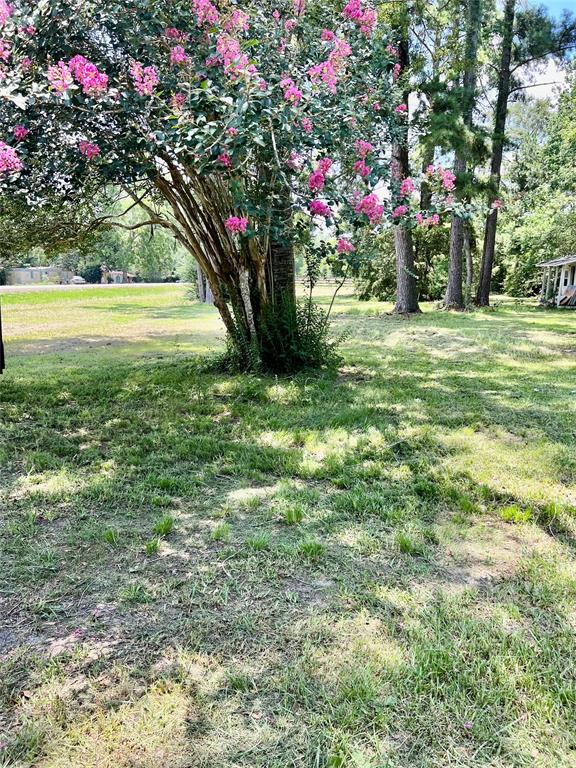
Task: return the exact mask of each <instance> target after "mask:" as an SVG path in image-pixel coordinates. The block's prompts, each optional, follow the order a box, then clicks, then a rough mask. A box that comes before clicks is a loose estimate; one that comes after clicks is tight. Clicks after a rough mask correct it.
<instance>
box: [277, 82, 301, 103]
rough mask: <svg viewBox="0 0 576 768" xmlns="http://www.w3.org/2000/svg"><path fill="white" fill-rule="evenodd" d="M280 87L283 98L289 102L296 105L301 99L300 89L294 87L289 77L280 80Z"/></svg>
mask: <svg viewBox="0 0 576 768" xmlns="http://www.w3.org/2000/svg"><path fill="white" fill-rule="evenodd" d="M280 87H281V88H283V90H284V99H285V100H286V101H289V102H290V103H291V104H295V105H298V104H299V103H300V102H301V100H302V91H301V90H300V89H299V88H297V87H296V85H295V84H294V80H291V79H290V78H289V77H287V78H284V80H281V81H280Z"/></svg>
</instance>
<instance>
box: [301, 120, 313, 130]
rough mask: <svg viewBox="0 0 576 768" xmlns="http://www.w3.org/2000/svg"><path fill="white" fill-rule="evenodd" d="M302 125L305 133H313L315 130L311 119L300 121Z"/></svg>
mask: <svg viewBox="0 0 576 768" xmlns="http://www.w3.org/2000/svg"><path fill="white" fill-rule="evenodd" d="M300 125H301V126H302V130H303V131H304V133H312V131H313V130H314V124H313V122H312V120H310V118H309V117H303V118H302V120H300Z"/></svg>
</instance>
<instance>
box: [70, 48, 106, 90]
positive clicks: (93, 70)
mask: <svg viewBox="0 0 576 768" xmlns="http://www.w3.org/2000/svg"><path fill="white" fill-rule="evenodd" d="M68 67H69V69H70V72H72V75H73V76H74V79H75V80H76V82H77V83H79V84H80V85H81V86H82V91H83V93H85V94H86V95H88V96H95V97H96V96H101V95H103V94H104V93H106V90H107V89H108V75H105V74H104V73H103V72H100V71H99V70H98V67H96V66H95V65H94V64H92V62H90V61H88V59H86V58H84V56H74V57H73V58H72V59H70V61H69V62H68Z"/></svg>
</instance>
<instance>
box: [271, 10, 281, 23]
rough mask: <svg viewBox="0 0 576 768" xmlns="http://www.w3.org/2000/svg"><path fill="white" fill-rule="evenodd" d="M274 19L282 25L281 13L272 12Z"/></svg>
mask: <svg viewBox="0 0 576 768" xmlns="http://www.w3.org/2000/svg"><path fill="white" fill-rule="evenodd" d="M272 18H273V19H274V21H275V22H276V24H279V23H280V18H281V16H280V11H279V10H278V9H276V10H275V11H273V12H272Z"/></svg>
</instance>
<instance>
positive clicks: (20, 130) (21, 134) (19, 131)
mask: <svg viewBox="0 0 576 768" xmlns="http://www.w3.org/2000/svg"><path fill="white" fill-rule="evenodd" d="M12 133H13V134H14V138H15V139H16V141H24V139H25V138H26V136H28V134H29V133H30V131H29V130H28V128H26V126H24V125H21V124H18V125H15V126H14V130H13V131H12Z"/></svg>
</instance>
